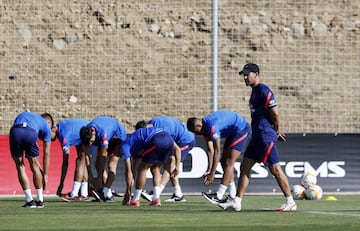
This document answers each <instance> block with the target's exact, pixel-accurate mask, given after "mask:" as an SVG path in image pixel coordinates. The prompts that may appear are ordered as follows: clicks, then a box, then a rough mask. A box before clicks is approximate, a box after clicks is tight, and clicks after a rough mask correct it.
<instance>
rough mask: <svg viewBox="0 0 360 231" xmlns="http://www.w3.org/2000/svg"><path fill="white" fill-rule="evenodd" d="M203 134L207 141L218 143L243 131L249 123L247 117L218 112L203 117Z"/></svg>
mask: <svg viewBox="0 0 360 231" xmlns="http://www.w3.org/2000/svg"><path fill="white" fill-rule="evenodd" d="M202 120H203V126H204V127H203V132H204V135H203V136H204V138H205V139H206V140H212V141H216V140H218V139H220V138H227V137H229V136H231V135H234V134H236V133H237V132H238V131H241V130H243V129H244V128H245V127H246V125H247V124H248V122H247V121H246V119H245V117H243V116H241V115H239V114H238V113H236V112H233V111H229V110H218V111H216V112H213V113H211V114H209V115H207V116H205V117H203V119H202Z"/></svg>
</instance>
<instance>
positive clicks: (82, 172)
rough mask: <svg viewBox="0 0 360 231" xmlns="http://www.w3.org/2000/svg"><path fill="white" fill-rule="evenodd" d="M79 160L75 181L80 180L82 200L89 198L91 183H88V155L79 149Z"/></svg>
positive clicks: (80, 197) (80, 198)
mask: <svg viewBox="0 0 360 231" xmlns="http://www.w3.org/2000/svg"><path fill="white" fill-rule="evenodd" d="M77 154H78V160H77V166H76V170H75V171H76V173H75V181H77V182H80V195H79V198H78V199H79V200H80V201H86V200H88V199H89V190H88V189H89V184H88V177H89V176H88V171H87V158H88V157H87V155H86V154H85V153H84V152H81V151H80V150H78V151H77Z"/></svg>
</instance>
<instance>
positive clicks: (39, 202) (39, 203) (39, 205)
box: [35, 201, 44, 209]
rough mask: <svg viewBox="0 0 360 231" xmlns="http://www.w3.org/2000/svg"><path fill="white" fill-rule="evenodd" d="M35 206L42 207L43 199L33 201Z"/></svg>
mask: <svg viewBox="0 0 360 231" xmlns="http://www.w3.org/2000/svg"><path fill="white" fill-rule="evenodd" d="M35 204H36V208H41V209H42V208H44V202H43V201H35Z"/></svg>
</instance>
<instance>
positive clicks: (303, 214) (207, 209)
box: [0, 195, 360, 231]
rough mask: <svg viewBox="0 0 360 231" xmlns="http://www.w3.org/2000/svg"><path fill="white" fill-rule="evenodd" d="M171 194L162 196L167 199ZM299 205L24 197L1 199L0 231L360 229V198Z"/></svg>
mask: <svg viewBox="0 0 360 231" xmlns="http://www.w3.org/2000/svg"><path fill="white" fill-rule="evenodd" d="M166 198H167V196H165V195H163V196H162V199H163V200H165V199H166ZM325 198H326V195H324V196H323V199H321V200H319V201H307V200H302V201H297V204H298V210H297V211H296V212H277V211H274V210H273V209H274V208H276V207H279V206H280V205H281V204H282V203H283V201H284V199H283V197H282V196H281V195H265V196H264V195H261V196H258V195H246V196H245V197H244V199H243V204H242V207H243V210H242V211H241V212H230V211H224V210H222V209H220V208H219V207H217V206H216V205H212V204H210V203H209V202H208V201H206V200H205V199H204V198H203V197H201V196H189V195H187V196H186V199H187V202H184V203H166V202H163V203H162V206H160V207H151V206H149V205H148V202H147V201H145V200H141V206H140V207H128V206H122V205H121V200H122V198H118V197H117V198H116V201H115V202H113V203H99V202H71V203H69V202H63V201H61V200H60V199H59V198H55V197H46V198H45V208H43V209H26V208H22V207H21V205H23V203H24V199H23V197H16V198H13V197H6V198H5V197H3V198H0V230H27V231H30V230H47V231H49V230H106V231H110V230H146V231H148V230H149V231H151V230H156V231H160V230H171V231H175V230H190V231H193V230H194V231H195V230H206V231H214V230H222V231H229V230H238V231H240V230H246V231H251V230H263V231H271V230H276V231H281V230H291V231H293V230H307V231H316V230H321V231H331V230H341V231H351V230H356V231H358V230H360V195H336V198H337V200H336V201H328V200H325Z"/></svg>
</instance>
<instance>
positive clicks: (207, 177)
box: [204, 174, 215, 186]
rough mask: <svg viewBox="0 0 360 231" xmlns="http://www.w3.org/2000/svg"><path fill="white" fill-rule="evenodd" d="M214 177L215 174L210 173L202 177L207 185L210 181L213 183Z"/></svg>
mask: <svg viewBox="0 0 360 231" xmlns="http://www.w3.org/2000/svg"><path fill="white" fill-rule="evenodd" d="M214 178H215V176H214V175H212V174H208V175H206V176H205V178H204V185H206V186H208V185H211V184H212V183H214Z"/></svg>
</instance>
